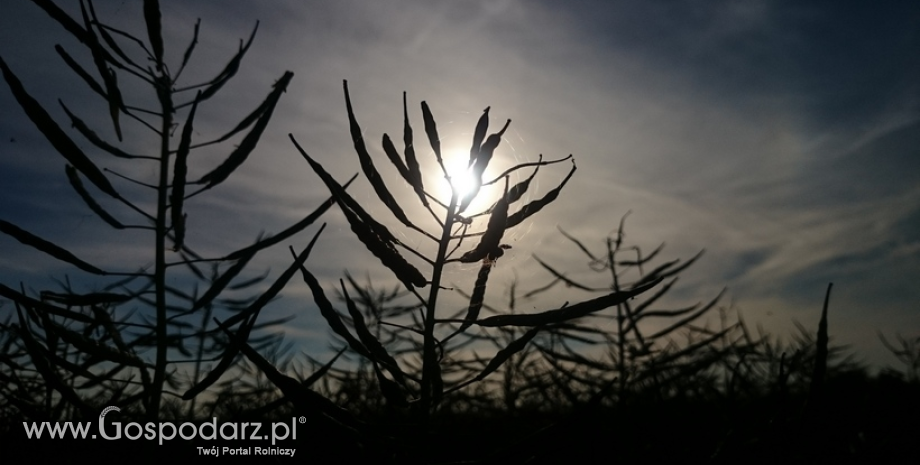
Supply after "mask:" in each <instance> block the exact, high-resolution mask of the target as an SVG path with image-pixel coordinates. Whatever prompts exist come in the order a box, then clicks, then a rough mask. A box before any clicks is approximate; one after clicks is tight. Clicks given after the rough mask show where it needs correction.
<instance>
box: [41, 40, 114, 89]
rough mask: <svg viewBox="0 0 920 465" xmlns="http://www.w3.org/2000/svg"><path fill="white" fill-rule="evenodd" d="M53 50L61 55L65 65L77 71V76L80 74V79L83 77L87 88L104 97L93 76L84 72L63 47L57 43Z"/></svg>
mask: <svg viewBox="0 0 920 465" xmlns="http://www.w3.org/2000/svg"><path fill="white" fill-rule="evenodd" d="M54 50H55V51H56V52H57V53H58V55H60V56H61V58H63V59H64V63H66V64H67V66H69V67H70V69H72V70H73V72H75V73H77V76H80V79H83V82H85V83H86V85H88V86H89V88H90V89H92V90H93V92H95V93H97V94H99V95H101V96H102V97H103V98H105V97H106V95H105V91H104V90H102V86H100V85H99V83H98V82H96V80H95V79H93V77H92V76H90V75H89V73H88V72H86V70H85V69H83V67H82V66H80V64H79V63H77V62H76V60H74V59H73V58H71V56H70V55H68V54H67V52H66V51H64V47H61V46H60V45H59V44H58V45H55V46H54Z"/></svg>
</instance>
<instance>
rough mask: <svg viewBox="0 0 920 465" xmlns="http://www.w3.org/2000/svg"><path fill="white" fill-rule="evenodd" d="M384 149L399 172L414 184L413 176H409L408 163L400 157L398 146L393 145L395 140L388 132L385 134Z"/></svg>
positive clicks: (408, 181)
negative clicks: (391, 138)
mask: <svg viewBox="0 0 920 465" xmlns="http://www.w3.org/2000/svg"><path fill="white" fill-rule="evenodd" d="M382 145H383V151H384V153H386V154H387V158H389V159H390V163H392V164H393V166H395V167H396V171H398V172H399V175H400V176H402V178H403V179H404V180H405V181H406V182H407V183H409V184H410V185H411V184H412V181H411V178H410V177H409V168H406V164H405V163H403V161H402V158H400V157H399V152H397V151H396V146H395V145H393V141H392V140H390V136H389V135H387V134H384V135H383V143H382Z"/></svg>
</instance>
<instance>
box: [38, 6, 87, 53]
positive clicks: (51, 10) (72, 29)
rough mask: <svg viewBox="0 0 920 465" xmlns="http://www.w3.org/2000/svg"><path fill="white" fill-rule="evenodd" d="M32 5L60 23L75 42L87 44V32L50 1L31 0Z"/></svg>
mask: <svg viewBox="0 0 920 465" xmlns="http://www.w3.org/2000/svg"><path fill="white" fill-rule="evenodd" d="M32 3H35V4H36V5H38V6H39V7H41V8H42V9H43V10H45V13H48V16H51V17H52V18H53V19H54V20H55V21H57V22H58V23H60V24H61V26H64V29H67V32H69V33H71V34H73V35H74V37H76V38H77V40H79V41H80V42H82V43H84V44H85V43H86V42H87V40H88V39H87V38H86V36H87V34H88V32H86V29H83V26H80V24H79V23H77V22H76V21H74V19H73V18H71V17H70V15H68V14H67V13H65V12H64V10H62V9H60V8H59V7H58V6H57V5H55V4H54V2H52V1H51V0H32Z"/></svg>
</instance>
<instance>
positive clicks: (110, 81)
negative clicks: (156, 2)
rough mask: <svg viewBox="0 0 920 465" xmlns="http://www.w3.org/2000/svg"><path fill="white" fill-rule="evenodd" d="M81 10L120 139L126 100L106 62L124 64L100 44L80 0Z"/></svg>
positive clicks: (90, 48) (89, 43)
mask: <svg viewBox="0 0 920 465" xmlns="http://www.w3.org/2000/svg"><path fill="white" fill-rule="evenodd" d="M145 6H146V5H145ZM80 12H81V13H82V15H83V25H84V27H85V28H86V38H87V41H86V46H87V47H88V48H89V50H90V52H91V53H92V55H93V63H94V64H95V65H96V70H97V71H98V72H99V75H100V76H102V82H103V84H105V95H104V96H105V99H106V101H108V102H109V116H110V117H111V118H112V125H113V126H114V127H115V134H116V136H118V140H119V141H120V140H121V139H122V138H121V125H120V124H119V122H118V112H119V111H120V110H121V109H123V108H124V102H123V101H122V98H121V91H119V90H118V80H117V78H116V76H115V72H114V71H112V70H111V69H110V68H109V67H108V66H107V65H106V62H110V63H113V64H116V65H118V66H120V67H122V65H121V64H120V63H119V62H118V61H117V60H115V57H113V56H112V55H110V54H109V53H108V52H106V51H105V49H104V48H102V45H100V44H99V39H98V38H97V37H96V33H95V32H94V31H93V27H92V22H91V21H90V19H89V15H88V14H87V13H86V7H85V6H84V5H83V2H80ZM161 47H162V45H161Z"/></svg>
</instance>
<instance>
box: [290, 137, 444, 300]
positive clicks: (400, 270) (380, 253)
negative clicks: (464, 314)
mask: <svg viewBox="0 0 920 465" xmlns="http://www.w3.org/2000/svg"><path fill="white" fill-rule="evenodd" d="M289 137H290V138H291V141H292V142H293V143H294V146H295V147H296V148H297V150H298V151H299V152H300V154H301V156H303V157H304V159H306V160H307V162H308V163H310V167H311V168H313V171H314V172H316V174H317V175H318V176H319V177H320V179H322V180H323V183H325V184H326V187H327V188H328V189H329V191H330V192H331V193H332V196H333V197H334V198H335V201H336V203H338V205H339V208H340V209H341V210H342V213H343V214H344V215H345V218H346V219H347V220H348V224H349V225H350V226H351V230H352V232H354V233H355V235H356V236H358V239H359V240H360V241H361V242H362V243H363V244H364V246H365V247H367V249H368V250H370V251H371V253H373V254H374V256H376V257H377V258H379V259H380V261H381V262H382V263H383V264H384V266H386V267H387V268H389V269H390V270H391V271H392V272H393V274H395V275H396V277H397V279H399V280H400V281H402V282H403V284H405V285H406V286H407V287H410V288H411V286H413V285H414V286H417V287H424V286H425V285H427V283H428V281H427V280H426V279H425V277H424V276H423V275H422V273H421V272H420V271H418V269H417V268H415V267H414V266H412V265H411V264H410V263H409V262H407V261H406V259H405V258H403V256H402V255H400V254H399V252H397V251H396V248H395V247H393V244H395V243H396V242H397V240H396V238H395V237H394V236H393V234H392V233H391V232H390V231H389V230H388V229H387V228H386V226H384V225H382V224H380V223H378V222H377V221H376V220H374V218H373V217H372V216H370V215H369V214H368V213H367V212H366V211H364V209H363V208H361V205H360V204H358V202H356V201H355V200H354V199H353V198H352V197H351V196H350V195H348V193H347V192H345V190H344V189H342V187H341V186H340V185H339V184H338V182H336V180H335V179H333V178H332V176H330V175H329V173H327V172H326V170H325V169H324V168H323V166H322V165H321V164H319V163H317V162H316V161H315V160H313V159H312V158H310V155H308V154H307V152H306V151H304V150H303V148H301V147H300V144H298V143H297V140H296V139H294V136H293V135H289Z"/></svg>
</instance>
